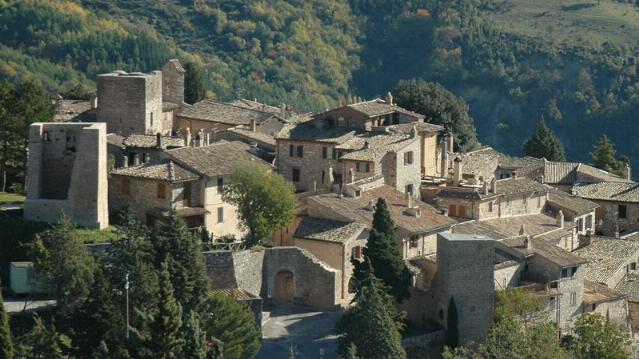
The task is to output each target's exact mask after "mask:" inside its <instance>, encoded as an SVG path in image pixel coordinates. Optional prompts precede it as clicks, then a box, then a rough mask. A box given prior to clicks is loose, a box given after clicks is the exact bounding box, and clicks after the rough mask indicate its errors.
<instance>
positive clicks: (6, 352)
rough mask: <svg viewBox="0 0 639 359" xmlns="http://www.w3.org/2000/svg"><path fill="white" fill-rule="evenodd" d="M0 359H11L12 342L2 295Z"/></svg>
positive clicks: (0, 307) (0, 305) (0, 296)
mask: <svg viewBox="0 0 639 359" xmlns="http://www.w3.org/2000/svg"><path fill="white" fill-rule="evenodd" d="M0 359H13V342H12V340H11V331H10V330H9V319H8V316H7V311H6V310H5V309H4V301H3V300H2V293H0Z"/></svg>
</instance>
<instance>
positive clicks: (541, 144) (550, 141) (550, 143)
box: [522, 118, 566, 162]
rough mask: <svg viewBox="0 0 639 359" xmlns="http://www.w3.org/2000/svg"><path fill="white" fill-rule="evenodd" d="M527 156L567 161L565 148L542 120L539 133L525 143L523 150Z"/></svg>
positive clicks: (538, 126)
mask: <svg viewBox="0 0 639 359" xmlns="http://www.w3.org/2000/svg"><path fill="white" fill-rule="evenodd" d="M522 151H523V153H524V155H525V156H531V157H537V158H545V159H547V160H548V161H559V162H561V161H565V160H566V156H565V155H564V146H563V145H562V144H561V142H560V141H559V139H558V138H557V136H555V134H554V133H553V132H552V131H551V130H550V129H549V128H548V127H546V123H545V122H544V119H543V118H542V119H541V120H539V124H538V125H537V132H535V134H534V135H533V137H532V138H530V139H528V140H527V141H526V142H525V143H524V147H523V149H522Z"/></svg>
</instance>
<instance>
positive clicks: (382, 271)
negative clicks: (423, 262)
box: [353, 198, 411, 302]
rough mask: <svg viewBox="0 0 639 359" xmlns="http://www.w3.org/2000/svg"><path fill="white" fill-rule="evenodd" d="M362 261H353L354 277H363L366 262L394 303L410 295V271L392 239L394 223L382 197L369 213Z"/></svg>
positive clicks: (358, 278)
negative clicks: (371, 216)
mask: <svg viewBox="0 0 639 359" xmlns="http://www.w3.org/2000/svg"><path fill="white" fill-rule="evenodd" d="M363 254H364V257H365V258H366V259H365V260H364V262H359V261H357V260H353V264H354V266H355V273H354V276H355V279H356V280H357V281H360V280H362V279H364V278H365V276H366V275H367V274H366V271H367V269H366V267H367V266H368V263H366V262H368V261H370V264H371V265H372V267H373V272H374V273H375V276H376V277H378V278H379V279H381V280H382V282H383V283H384V285H385V286H386V287H387V288H388V290H389V291H390V294H391V295H392V296H393V297H394V298H395V300H396V301H397V302H401V301H403V300H404V299H407V298H408V297H409V296H410V292H409V288H410V287H411V274H410V271H409V270H408V268H407V267H406V264H405V263H404V260H403V259H402V255H401V252H400V249H399V246H398V245H397V243H396V242H395V223H394V222H393V219H392V218H391V215H390V212H389V211H388V206H387V205H386V201H385V200H384V199H383V198H379V199H378V200H377V204H376V206H375V214H374V215H373V228H372V229H371V232H370V235H369V237H368V242H367V244H366V247H365V248H364V251H363Z"/></svg>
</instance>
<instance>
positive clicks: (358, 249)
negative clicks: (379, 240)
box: [352, 246, 362, 259]
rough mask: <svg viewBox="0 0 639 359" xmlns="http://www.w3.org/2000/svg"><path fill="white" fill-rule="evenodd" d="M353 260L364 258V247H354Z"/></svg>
mask: <svg viewBox="0 0 639 359" xmlns="http://www.w3.org/2000/svg"><path fill="white" fill-rule="evenodd" d="M352 256H353V258H355V259H361V258H362V247H360V246H357V247H353V254H352Z"/></svg>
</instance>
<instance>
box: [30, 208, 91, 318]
mask: <svg viewBox="0 0 639 359" xmlns="http://www.w3.org/2000/svg"><path fill="white" fill-rule="evenodd" d="M34 259H35V260H34V264H35V268H36V270H37V272H38V273H40V274H41V275H42V277H43V279H44V281H45V283H46V286H47V287H48V288H50V289H51V291H52V294H53V295H54V297H55V299H56V301H57V306H56V308H57V312H58V313H59V315H60V316H61V317H62V318H68V317H70V315H71V313H73V311H74V310H75V309H77V308H78V306H79V305H81V304H82V303H83V302H84V300H85V299H86V298H87V296H88V294H89V291H90V288H91V286H92V284H93V274H94V272H95V268H96V265H95V260H94V258H93V255H92V254H91V253H89V251H88V249H87V248H86V246H85V245H84V243H83V242H82V240H81V239H80V238H79V237H78V235H77V234H76V231H75V227H74V225H73V224H72V223H71V221H70V220H69V217H67V216H66V215H65V214H62V215H61V216H60V219H59V220H58V223H57V224H56V225H55V226H54V227H53V228H52V229H50V230H48V231H46V232H44V233H42V234H40V235H38V237H37V239H36V241H35V243H34Z"/></svg>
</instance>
